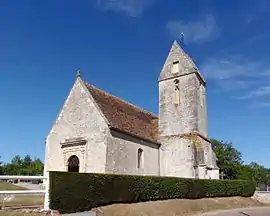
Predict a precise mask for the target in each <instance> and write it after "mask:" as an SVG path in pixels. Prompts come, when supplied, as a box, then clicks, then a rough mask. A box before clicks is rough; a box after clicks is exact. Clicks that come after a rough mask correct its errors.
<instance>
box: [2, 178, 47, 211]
mask: <svg viewBox="0 0 270 216" xmlns="http://www.w3.org/2000/svg"><path fill="white" fill-rule="evenodd" d="M0 190H28V189H27V188H24V187H20V186H17V185H13V184H7V183H0ZM0 200H2V199H1V198H0ZM43 203H44V196H33V195H25V196H20V195H18V196H16V195H15V197H14V199H12V200H11V201H8V202H5V203H4V206H21V205H25V206H26V205H27V206H29V205H43ZM2 205H3V204H2V202H1V203H0V206H2ZM1 216H2V213H1Z"/></svg>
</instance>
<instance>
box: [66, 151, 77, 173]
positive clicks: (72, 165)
mask: <svg viewBox="0 0 270 216" xmlns="http://www.w3.org/2000/svg"><path fill="white" fill-rule="evenodd" d="M79 170H80V160H79V158H78V157H77V156H76V155H72V156H70V158H69V159H68V172H79Z"/></svg>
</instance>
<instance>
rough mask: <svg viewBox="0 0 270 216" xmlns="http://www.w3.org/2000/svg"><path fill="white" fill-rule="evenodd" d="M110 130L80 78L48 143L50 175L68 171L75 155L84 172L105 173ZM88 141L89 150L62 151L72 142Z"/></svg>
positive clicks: (71, 149) (79, 148) (48, 168)
mask: <svg viewBox="0 0 270 216" xmlns="http://www.w3.org/2000/svg"><path fill="white" fill-rule="evenodd" d="M108 134H109V129H108V127H107V124H106V121H105V119H104V118H103V116H102V115H101V113H100V111H99V108H98V107H97V106H96V104H95V103H94V102H93V99H92V98H91V96H90V94H89V92H88V90H87V89H86V88H85V86H84V85H83V83H82V81H81V79H80V78H78V79H77V80H76V82H75V84H74V86H73V88H72V90H71V91H70V93H69V96H68V97H67V99H66V101H65V103H64V105H63V107H62V109H61V111H60V113H59V116H58V118H57V120H56V122H55V124H54V125H53V127H52V129H51V131H50V133H49V135H48V136H47V139H46V153H45V154H46V155H45V169H44V172H46V171H65V170H66V169H67V167H66V165H67V160H68V157H69V156H70V155H71V154H72V152H73V154H75V155H76V156H77V157H79V160H80V171H82V172H100V173H104V172H105V164H106V141H107V135H108ZM79 137H82V138H85V139H86V140H87V142H86V144H85V146H83V147H82V146H81V145H79V146H80V147H78V146H76V145H75V146H66V147H64V148H62V147H61V143H63V142H65V141H66V140H68V139H71V138H79Z"/></svg>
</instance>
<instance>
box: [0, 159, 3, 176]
mask: <svg viewBox="0 0 270 216" xmlns="http://www.w3.org/2000/svg"><path fill="white" fill-rule="evenodd" d="M3 174H4V167H3V161H1V157H0V175H3Z"/></svg>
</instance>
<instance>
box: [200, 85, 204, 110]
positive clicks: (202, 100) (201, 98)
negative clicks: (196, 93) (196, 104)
mask: <svg viewBox="0 0 270 216" xmlns="http://www.w3.org/2000/svg"><path fill="white" fill-rule="evenodd" d="M200 105H201V107H203V105H204V93H203V85H202V84H201V85H200Z"/></svg>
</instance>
